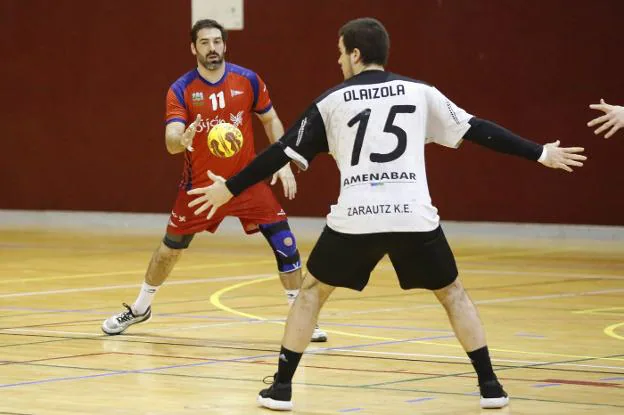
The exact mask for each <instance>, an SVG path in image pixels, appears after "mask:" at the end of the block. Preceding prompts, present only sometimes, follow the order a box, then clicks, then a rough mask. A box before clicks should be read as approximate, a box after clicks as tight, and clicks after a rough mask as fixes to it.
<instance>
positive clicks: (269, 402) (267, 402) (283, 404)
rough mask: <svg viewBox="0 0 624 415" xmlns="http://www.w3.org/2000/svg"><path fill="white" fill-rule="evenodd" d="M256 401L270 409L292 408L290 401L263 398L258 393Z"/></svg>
mask: <svg viewBox="0 0 624 415" xmlns="http://www.w3.org/2000/svg"><path fill="white" fill-rule="evenodd" d="M257 402H258V404H259V405H260V406H263V407H265V408H268V409H272V410H273V411H292V409H293V403H292V401H276V400H275V399H271V398H263V397H262V396H260V395H258V399H257Z"/></svg>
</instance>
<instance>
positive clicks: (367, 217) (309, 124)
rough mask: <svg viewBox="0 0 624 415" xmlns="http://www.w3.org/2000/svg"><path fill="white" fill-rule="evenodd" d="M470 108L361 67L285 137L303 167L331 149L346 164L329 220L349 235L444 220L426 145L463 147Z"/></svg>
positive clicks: (425, 226)
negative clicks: (432, 191)
mask: <svg viewBox="0 0 624 415" xmlns="http://www.w3.org/2000/svg"><path fill="white" fill-rule="evenodd" d="M470 118H472V115H470V114H468V113H466V112H465V111H464V110H462V109H461V108H458V107H457V106H456V105H455V104H453V103H452V102H451V101H450V100H448V99H447V98H446V97H445V96H444V95H443V94H442V93H441V92H440V91H438V90H437V89H436V88H434V87H432V86H429V85H427V84H424V83H422V82H419V81H415V80H412V79H409V78H405V77H402V76H399V75H396V74H393V73H390V72H384V71H366V72H362V73H360V74H358V75H356V76H354V77H352V78H350V79H349V80H347V81H346V82H344V83H342V84H340V85H339V86H337V87H335V88H333V89H331V90H329V91H327V92H326V93H325V94H323V95H322V96H321V97H320V98H318V99H317V100H316V101H315V103H314V104H313V105H312V106H311V107H310V108H308V110H307V111H306V113H305V114H304V115H303V116H302V118H301V119H300V120H299V122H298V123H297V124H296V125H295V126H293V128H291V130H289V133H287V134H286V135H285V136H284V137H283V138H282V140H281V143H282V146H283V147H284V151H285V153H286V154H287V155H288V156H289V157H290V158H291V159H292V160H293V161H295V162H296V163H297V164H298V165H299V166H300V167H301V168H302V169H304V170H305V169H306V168H307V167H308V164H309V162H310V161H311V160H312V159H313V158H314V156H315V155H316V154H317V153H320V152H329V153H330V154H331V155H332V156H333V157H334V159H335V160H336V164H337V165H338V169H339V170H340V195H339V197H338V202H337V203H336V204H335V205H333V206H332V207H331V212H330V213H329V214H328V215H327V225H328V226H329V227H330V228H331V229H333V230H335V231H337V232H342V233H348V234H364V233H379V232H425V231H431V230H433V229H435V228H437V227H438V225H439V216H438V211H437V209H436V208H435V207H434V206H433V205H432V203H431V196H430V195H429V188H428V186H427V175H426V172H425V144H426V143H428V142H434V143H437V144H440V145H443V146H446V147H452V148H456V147H457V146H459V144H460V142H461V139H462V137H463V135H464V134H465V133H466V131H467V130H468V129H469V128H470V125H469V124H468V121H469V120H470Z"/></svg>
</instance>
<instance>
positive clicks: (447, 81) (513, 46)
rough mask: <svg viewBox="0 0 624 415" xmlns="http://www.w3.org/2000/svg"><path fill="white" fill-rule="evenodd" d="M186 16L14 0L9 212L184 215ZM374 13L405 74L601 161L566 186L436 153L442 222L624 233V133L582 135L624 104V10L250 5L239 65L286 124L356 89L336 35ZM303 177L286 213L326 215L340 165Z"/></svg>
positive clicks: (501, 0)
mask: <svg viewBox="0 0 624 415" xmlns="http://www.w3.org/2000/svg"><path fill="white" fill-rule="evenodd" d="M189 3H190V2H189V1H179V0H176V1H173V0H170V1H153V0H134V1H131V2H82V1H75V0H55V1H53V2H52V1H48V0H2V1H0V59H2V63H1V64H0V94H1V96H2V98H3V99H2V104H0V105H1V108H0V121H1V125H2V130H3V131H2V141H1V143H2V149H1V150H0V192H1V193H0V194H1V195H2V196H1V198H0V208H9V209H68V210H114V211H136V212H165V211H167V210H168V209H169V207H170V205H171V203H172V201H173V197H174V194H175V191H176V188H175V187H176V184H177V181H178V176H179V173H180V171H181V163H182V160H181V157H171V156H169V155H168V154H167V153H166V151H165V149H164V138H163V123H162V120H163V111H164V95H165V92H166V90H167V88H168V86H169V85H170V83H171V82H172V81H174V80H175V79H176V78H177V77H178V76H179V75H180V74H182V73H184V72H185V71H187V70H188V69H190V68H191V67H192V66H193V65H194V61H193V58H192V56H191V55H190V53H189V51H188V38H187V36H188V29H189V25H190V19H191V18H190V5H189ZM360 16H374V17H377V18H379V19H380V20H382V21H383V22H384V23H385V25H386V26H387V28H388V30H389V32H390V35H391V39H392V48H391V58H390V65H389V69H390V70H393V71H397V72H401V73H402V74H405V75H408V76H411V77H414V78H418V79H422V80H425V81H427V82H429V83H432V84H434V85H436V86H437V87H438V88H439V89H441V90H442V91H443V92H444V93H445V94H446V95H448V96H449V97H450V98H451V99H453V100H454V101H455V102H456V103H457V104H458V105H460V106H462V107H464V108H465V109H467V110H468V111H469V112H471V113H473V114H475V115H478V116H481V117H484V118H488V119H491V120H494V121H497V122H499V123H501V124H503V125H505V126H507V127H508V128H510V129H512V130H514V131H516V132H518V133H519V134H521V135H524V136H526V137H530V138H533V139H535V140H536V141H539V142H547V141H553V140H555V139H561V140H562V142H563V144H565V145H582V146H584V147H586V149H587V151H588V155H589V156H590V160H589V161H588V162H587V164H586V166H585V167H584V168H583V169H581V170H579V171H577V172H575V173H574V174H566V173H564V172H561V171H553V170H549V169H545V168H543V167H541V166H540V165H537V164H534V163H529V162H527V161H524V160H520V159H514V158H512V157H509V156H502V155H498V154H496V153H493V152H490V151H488V150H485V149H481V148H477V147H476V146H474V145H472V144H471V143H465V144H464V145H463V146H462V147H461V149H460V150H459V151H453V150H448V149H442V148H437V147H436V146H434V145H431V146H428V151H427V158H428V161H427V163H428V172H429V182H430V188H431V192H432V196H433V199H434V203H435V204H436V205H437V206H438V207H439V208H440V214H441V216H442V217H443V218H444V219H454V220H487V221H519V222H554V223H586V224H610V225H624V215H623V214H622V212H624V200H623V199H624V198H623V196H622V193H623V192H622V188H623V184H624V180H623V179H622V174H621V173H620V172H619V168H620V160H621V159H622V157H623V156H624V131H622V132H621V133H620V134H619V135H618V137H617V138H614V139H612V140H604V139H599V138H596V137H594V136H593V134H592V133H591V130H589V129H588V128H587V127H586V126H585V123H586V122H587V121H588V120H589V119H591V118H592V117H593V116H594V112H593V111H591V110H588V109H587V104H589V103H591V102H595V101H598V100H599V99H600V98H601V97H604V98H605V99H606V100H607V102H609V101H612V102H615V103H618V102H619V103H620V104H624V76H623V75H622V74H623V73H624V55H623V54H622V50H623V48H622V39H623V38H624V35H623V34H622V29H621V19H622V16H624V2H623V1H621V0H593V1H586V0H576V1H570V0H547V1H546V0H544V1H538V0H531V1H528V0H525V1H520V0H456V1H450V0H418V1H416V0H403V1H399V0H395V1H391V0H387V1H384V2H381V1H378V0H314V1H308V2H295V1H292V0H263V1H257V0H247V1H246V2H245V30H244V31H242V32H232V33H231V37H230V39H229V44H228V46H229V51H228V53H229V59H230V60H231V61H233V62H235V63H237V64H240V65H243V66H247V67H251V68H252V69H254V70H255V71H256V72H258V73H259V74H260V75H261V76H262V77H263V78H264V79H265V81H266V82H267V84H268V86H269V88H270V91H271V95H272V98H273V102H274V104H275V107H276V109H277V111H278V113H279V114H280V116H281V118H282V120H283V121H284V122H285V123H286V124H289V123H290V122H292V121H293V120H294V119H295V118H296V117H297V115H298V113H299V112H300V111H302V110H303V109H304V108H305V107H306V106H307V104H308V103H309V101H310V100H312V99H313V98H314V97H316V96H317V95H319V94H320V93H321V92H323V91H324V90H325V89H327V88H328V87H330V86H333V85H334V84H336V83H338V82H340V81H341V74H340V69H339V67H338V65H337V63H336V60H337V57H338V56H337V47H336V43H337V38H336V33H337V30H338V28H339V27H340V25H341V24H342V23H344V22H345V21H346V20H348V19H351V18H355V17H360ZM258 133H259V134H257V135H258V137H257V140H256V142H257V145H258V147H259V148H261V147H264V146H265V143H266V140H265V138H264V135H263V134H262V133H260V131H258ZM298 180H299V184H300V194H299V196H298V198H297V199H296V200H295V201H293V202H285V203H284V204H285V207H286V208H287V210H288V211H289V213H290V214H291V215H305V216H321V215H324V214H325V213H326V212H327V211H328V204H329V203H330V202H333V201H334V200H335V197H336V195H337V190H338V180H337V171H336V168H335V167H334V165H333V162H332V161H331V160H330V159H329V158H328V157H321V158H319V159H318V160H316V161H315V162H314V163H313V164H312V169H311V170H310V171H309V172H306V173H304V174H300V175H298ZM280 190H281V189H280Z"/></svg>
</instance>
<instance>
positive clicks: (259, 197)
mask: <svg viewBox="0 0 624 415" xmlns="http://www.w3.org/2000/svg"><path fill="white" fill-rule="evenodd" d="M195 197H196V196H189V195H187V194H186V190H184V189H180V191H179V192H178V197H177V199H176V201H175V204H174V205H173V210H172V211H171V216H170V217H169V224H168V225H167V233H170V234H175V235H189V234H194V233H198V232H202V231H208V232H213V233H214V232H215V231H216V230H217V228H218V227H219V224H220V223H221V222H222V221H223V219H224V218H225V217H226V216H234V217H237V218H238V219H239V220H240V222H241V225H243V230H244V231H245V233H247V234H250V233H255V232H258V230H259V229H258V225H260V224H267V223H274V222H280V221H283V220H285V219H286V212H284V209H282V207H281V206H280V204H279V202H278V201H277V200H276V199H275V196H274V195H273V192H272V191H271V189H270V188H269V186H268V185H267V184H266V183H264V182H260V183H258V184H256V185H254V186H252V187H250V188H249V189H247V190H245V191H244V192H243V193H241V194H240V195H238V196H236V197H234V198H232V199H231V200H230V201H229V202H227V203H226V204H225V205H223V206H221V207H220V208H219V209H217V211H216V212H215V214H214V216H213V217H212V218H210V219H206V216H207V215H208V212H210V209H208V210H206V211H205V212H203V213H201V214H199V215H195V214H194V213H193V211H194V210H195V209H197V206H195V207H192V208H189V207H188V203H189V202H190V201H191V200H193V199H194V198H195Z"/></svg>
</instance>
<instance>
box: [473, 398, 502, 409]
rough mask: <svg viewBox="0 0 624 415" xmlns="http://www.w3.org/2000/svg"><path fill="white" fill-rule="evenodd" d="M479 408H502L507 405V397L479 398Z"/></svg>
mask: <svg viewBox="0 0 624 415" xmlns="http://www.w3.org/2000/svg"><path fill="white" fill-rule="evenodd" d="M480 404H481V408H483V409H498V408H504V407H505V406H507V405H509V397H501V398H483V397H482V398H481V401H480Z"/></svg>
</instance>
